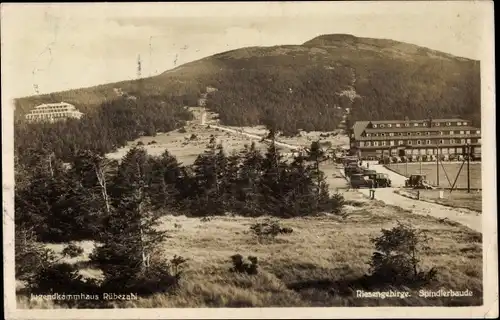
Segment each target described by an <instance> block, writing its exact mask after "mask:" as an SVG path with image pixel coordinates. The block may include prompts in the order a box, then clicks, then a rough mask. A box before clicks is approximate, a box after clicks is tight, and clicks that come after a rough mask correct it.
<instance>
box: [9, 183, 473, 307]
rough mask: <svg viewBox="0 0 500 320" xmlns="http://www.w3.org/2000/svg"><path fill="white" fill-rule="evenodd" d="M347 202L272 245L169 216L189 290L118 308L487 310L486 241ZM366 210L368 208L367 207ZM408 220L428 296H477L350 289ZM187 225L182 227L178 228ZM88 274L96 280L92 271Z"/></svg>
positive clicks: (238, 230)
mask: <svg viewBox="0 0 500 320" xmlns="http://www.w3.org/2000/svg"><path fill="white" fill-rule="evenodd" d="M346 195H347V197H348V198H349V199H351V201H354V202H351V203H356V204H357V205H356V206H348V207H347V208H346V210H347V212H349V215H348V217H347V218H346V219H341V218H335V217H318V218H300V219H290V220H283V221H282V225H283V226H287V227H292V228H293V229H294V232H293V233H292V234H291V235H283V236H279V237H278V239H276V240H275V242H273V243H270V244H261V243H258V242H257V241H256V240H255V239H254V238H253V236H252V235H251V234H250V233H249V232H248V230H249V226H250V225H251V224H253V223H255V222H256V220H255V219H251V218H240V217H217V218H213V219H212V220H211V221H208V222H201V221H200V219H195V218H186V217H172V216H167V217H165V219H164V224H163V228H165V229H167V230H169V234H170V235H171V236H172V238H170V239H168V240H167V241H166V243H165V246H164V253H165V256H167V257H168V256H173V255H174V254H178V255H182V256H184V257H186V258H189V259H190V260H189V261H188V263H189V265H188V269H187V271H186V274H185V277H184V280H183V284H182V288H181V289H180V292H179V293H178V294H177V295H173V296H165V295H161V294H158V295H155V296H152V297H147V298H141V299H140V300H138V301H128V302H120V303H116V304H115V306H116V307H144V308H150V307H153V308H159V307H306V306H316V307H324V306H379V305H380V306H390V305H395V306H402V305H412V306H421V305H448V306H449V305H480V304H481V303H482V298H481V297H482V267H481V266H482V250H481V248H482V245H481V235H480V234H479V233H477V232H474V231H472V230H470V229H467V228H465V227H463V226H460V225H456V224H453V223H440V222H438V221H437V219H435V218H433V217H429V216H415V215H413V214H411V213H409V212H406V211H404V210H401V209H400V208H395V207H389V206H386V205H384V204H382V203H380V202H377V201H372V202H367V200H366V199H363V198H362V196H361V195H360V194H359V193H357V192H348V193H347V194H346ZM360 203H362V205H361V206H360ZM397 220H399V221H405V222H407V223H410V224H412V225H414V226H415V227H417V228H419V229H424V230H426V231H427V232H428V234H429V235H430V237H431V239H432V242H431V244H430V245H431V248H432V249H431V250H430V251H429V252H427V253H426V254H425V255H424V257H423V264H424V266H425V267H426V268H429V267H432V266H435V267H437V268H438V281H437V283H435V284H434V285H432V286H429V287H428V288H426V289H439V288H443V289H455V290H462V291H463V290H466V289H468V290H472V291H473V292H474V296H473V297H466V298H427V299H425V298H420V297H418V296H417V293H416V292H413V295H412V297H411V298H408V299H383V300H382V299H360V298H356V297H355V296H354V292H352V291H349V290H347V291H345V289H344V290H343V292H340V291H337V290H335V289H334V290H333V291H335V292H336V293H335V294H332V290H330V289H331V288H335V287H336V286H339V287H343V288H345V287H346V285H345V284H346V283H350V282H351V283H355V282H356V279H358V278H359V277H360V276H362V275H363V274H365V273H367V272H368V267H369V266H368V264H367V262H368V261H369V259H370V256H371V254H372V252H373V251H374V249H373V246H372V244H371V243H370V242H369V239H370V237H373V236H378V235H379V234H380V229H381V228H390V227H392V226H394V225H395V223H396V221H397ZM176 223H177V224H180V225H181V227H180V228H175V227H174V224H176ZM236 253H240V254H242V255H244V256H248V255H255V256H257V257H258V258H259V261H260V262H259V265H260V273H259V274H258V275H257V276H246V275H238V274H233V273H231V272H229V271H228V269H229V268H230V266H231V264H230V263H229V257H230V256H231V255H233V254H236ZM86 272H87V274H89V273H91V272H89V270H86ZM18 303H19V304H18V307H19V308H54V307H57V306H54V305H53V304H51V303H49V302H36V301H28V300H27V298H26V297H25V296H23V295H19V296H18Z"/></svg>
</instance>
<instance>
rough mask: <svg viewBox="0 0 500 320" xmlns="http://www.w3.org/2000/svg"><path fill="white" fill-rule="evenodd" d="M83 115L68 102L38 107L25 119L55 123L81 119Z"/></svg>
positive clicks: (45, 104)
mask: <svg viewBox="0 0 500 320" xmlns="http://www.w3.org/2000/svg"><path fill="white" fill-rule="evenodd" d="M82 116H83V113H82V112H80V111H78V109H76V107H75V106H74V105H72V104H69V103H66V102H59V103H44V104H41V105H39V106H36V107H35V108H34V109H33V110H31V111H30V112H29V113H28V114H26V116H25V118H26V120H27V121H28V122H54V121H59V120H66V119H68V118H73V119H80V118H81V117H82Z"/></svg>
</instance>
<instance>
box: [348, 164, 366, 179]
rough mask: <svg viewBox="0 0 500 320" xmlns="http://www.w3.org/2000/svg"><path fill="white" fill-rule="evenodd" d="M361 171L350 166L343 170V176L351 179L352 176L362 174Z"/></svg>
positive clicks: (355, 166)
mask: <svg viewBox="0 0 500 320" xmlns="http://www.w3.org/2000/svg"><path fill="white" fill-rule="evenodd" d="M362 173H363V169H362V168H361V167H360V166H358V165H350V166H347V167H345V168H344V174H345V176H346V177H351V175H352V174H362Z"/></svg>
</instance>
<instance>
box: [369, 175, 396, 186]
mask: <svg viewBox="0 0 500 320" xmlns="http://www.w3.org/2000/svg"><path fill="white" fill-rule="evenodd" d="M372 179H373V180H374V181H375V188H388V187H390V186H391V185H392V181H391V179H390V178H389V175H388V174H387V173H376V174H375V175H372Z"/></svg>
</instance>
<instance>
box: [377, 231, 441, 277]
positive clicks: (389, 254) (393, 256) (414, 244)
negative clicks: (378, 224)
mask: <svg viewBox="0 0 500 320" xmlns="http://www.w3.org/2000/svg"><path fill="white" fill-rule="evenodd" d="M371 242H372V243H374V244H375V249H376V251H375V252H374V253H373V255H372V258H371V261H370V266H371V277H372V279H376V280H377V282H379V283H380V284H390V285H406V286H410V285H422V284H427V283H429V282H431V281H433V280H434V279H435V277H436V270H435V269H434V268H431V269H430V270H429V271H423V270H422V267H421V265H420V260H421V256H422V253H423V252H424V251H426V250H428V249H429V246H428V242H429V238H428V237H427V236H426V235H425V234H424V233H423V232H421V231H418V230H417V229H415V228H413V227H412V226H410V225H406V224H403V223H400V222H398V225H397V226H395V227H393V228H392V229H390V230H386V229H382V234H381V235H380V236H378V237H376V238H373V239H371Z"/></svg>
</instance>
